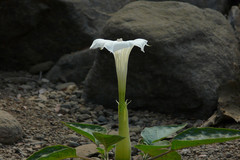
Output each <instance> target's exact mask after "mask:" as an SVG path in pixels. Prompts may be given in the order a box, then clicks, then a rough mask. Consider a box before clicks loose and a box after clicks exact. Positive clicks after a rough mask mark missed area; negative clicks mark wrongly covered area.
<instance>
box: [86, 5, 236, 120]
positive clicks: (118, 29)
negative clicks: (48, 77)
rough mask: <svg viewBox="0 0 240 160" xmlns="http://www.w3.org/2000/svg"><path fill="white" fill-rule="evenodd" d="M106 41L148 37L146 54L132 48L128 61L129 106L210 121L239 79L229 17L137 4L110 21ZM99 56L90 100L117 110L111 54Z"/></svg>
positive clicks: (186, 7) (89, 79) (91, 77)
mask: <svg viewBox="0 0 240 160" xmlns="http://www.w3.org/2000/svg"><path fill="white" fill-rule="evenodd" d="M102 37H103V38H106V39H113V40H114V39H117V38H123V39H124V40H128V39H135V38H144V39H147V40H148V41H149V45H150V46H149V47H146V48H145V52H146V53H139V52H141V51H140V50H139V49H138V48H134V49H133V51H132V53H131V55H130V60H129V72H128V81H127V96H126V97H127V99H130V100H133V101H132V103H130V105H129V107H130V108H144V109H149V110H157V111H161V112H167V113H186V114H187V115H189V116H194V117H202V118H204V117H207V116H209V115H210V114H211V113H212V112H213V111H214V110H215V109H216V106H217V99H218V97H217V90H218V88H219V86H220V85H221V84H223V83H225V82H226V81H228V80H230V79H233V78H235V74H234V64H237V63H238V57H239V53H238V49H237V40H236V38H235V36H234V33H233V30H232V27H231V26H230V24H229V23H228V21H227V20H226V19H225V17H224V16H223V15H222V14H221V13H219V12H217V11H214V10H211V9H200V8H198V7H195V6H193V5H190V4H188V3H182V2H148V1H138V2H133V3H130V4H128V5H126V6H125V7H124V8H123V9H121V10H119V11H118V12H117V13H115V14H114V15H113V16H112V18H111V19H110V20H109V21H108V22H107V24H106V26H105V28H104V31H103V34H102ZM100 52H101V53H100V54H97V57H96V60H95V63H94V66H93V67H92V69H91V70H90V72H89V74H88V76H87V78H86V80H85V88H84V93H83V97H84V98H85V99H86V101H91V102H95V103H99V104H103V105H105V106H106V107H111V106H114V107H116V103H115V100H116V99H117V81H116V72H115V66H114V59H113V55H112V54H109V52H108V51H106V50H103V51H100Z"/></svg>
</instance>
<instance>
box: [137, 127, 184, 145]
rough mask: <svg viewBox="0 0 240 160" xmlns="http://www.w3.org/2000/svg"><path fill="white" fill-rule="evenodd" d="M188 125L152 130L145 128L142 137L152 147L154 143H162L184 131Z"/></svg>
mask: <svg viewBox="0 0 240 160" xmlns="http://www.w3.org/2000/svg"><path fill="white" fill-rule="evenodd" d="M185 126H186V124H182V125H169V126H154V127H150V128H145V129H144V130H143V131H142V133H141V136H142V137H143V139H144V141H145V142H146V143H147V144H149V145H151V144H152V143H154V142H157V141H160V140H162V139H164V138H166V137H168V136H170V135H172V134H174V133H176V132H177V131H179V130H181V129H183V128H184V127H185Z"/></svg>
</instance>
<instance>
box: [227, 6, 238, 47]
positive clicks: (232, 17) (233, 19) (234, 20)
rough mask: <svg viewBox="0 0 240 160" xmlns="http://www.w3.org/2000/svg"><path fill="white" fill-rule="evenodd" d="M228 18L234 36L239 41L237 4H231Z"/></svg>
mask: <svg viewBox="0 0 240 160" xmlns="http://www.w3.org/2000/svg"><path fill="white" fill-rule="evenodd" d="M228 20H229V22H230V24H231V25H232V27H233V29H234V31H235V34H236V37H237V39H238V41H239V43H240V9H239V7H238V6H232V8H231V10H230V12H229V14H228Z"/></svg>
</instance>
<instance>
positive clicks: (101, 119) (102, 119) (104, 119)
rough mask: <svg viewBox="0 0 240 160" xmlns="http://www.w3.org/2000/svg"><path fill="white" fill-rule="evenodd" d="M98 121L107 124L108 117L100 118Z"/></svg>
mask: <svg viewBox="0 0 240 160" xmlns="http://www.w3.org/2000/svg"><path fill="white" fill-rule="evenodd" d="M97 120H98V121H99V122H107V119H106V117H105V116H103V115H101V116H99V117H98V119H97Z"/></svg>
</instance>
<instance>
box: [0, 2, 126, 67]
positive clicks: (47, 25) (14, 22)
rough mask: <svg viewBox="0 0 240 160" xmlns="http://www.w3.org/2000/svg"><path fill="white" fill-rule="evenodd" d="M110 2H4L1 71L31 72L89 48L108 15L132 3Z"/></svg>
mask: <svg viewBox="0 0 240 160" xmlns="http://www.w3.org/2000/svg"><path fill="white" fill-rule="evenodd" d="M110 1H111V0H101V1H97V0H63V1H60V0H21V1H19V0H1V1H0V6H1V7H0V59H1V63H0V69H1V70H20V69H29V66H31V65H34V64H37V63H41V62H46V61H57V60H58V58H59V57H61V56H62V55H63V54H67V53H71V52H73V51H77V50H80V49H83V48H86V47H88V46H89V45H90V43H91V41H92V40H93V39H94V36H97V33H98V32H99V31H100V30H101V29H102V26H103V25H104V23H105V21H106V20H107V19H108V18H109V17H110V15H108V14H109V13H112V12H114V11H117V10H118V9H119V8H121V7H122V6H123V5H125V4H126V3H127V2H128V0H117V1H111V3H110ZM106 4H108V5H106Z"/></svg>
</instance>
